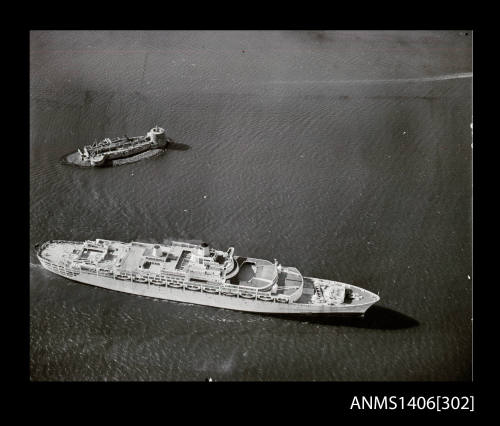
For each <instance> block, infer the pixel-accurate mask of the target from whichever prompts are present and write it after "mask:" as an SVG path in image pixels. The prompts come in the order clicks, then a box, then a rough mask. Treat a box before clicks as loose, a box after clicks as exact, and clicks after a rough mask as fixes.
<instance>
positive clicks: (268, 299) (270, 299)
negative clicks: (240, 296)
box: [257, 294, 273, 302]
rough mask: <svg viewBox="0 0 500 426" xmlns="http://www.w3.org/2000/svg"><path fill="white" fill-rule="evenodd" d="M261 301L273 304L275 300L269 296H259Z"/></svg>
mask: <svg viewBox="0 0 500 426" xmlns="http://www.w3.org/2000/svg"><path fill="white" fill-rule="evenodd" d="M257 298H258V299H259V300H263V301H264V302H271V301H272V300H273V298H272V297H271V296H268V295H267V294H259V295H258V296H257Z"/></svg>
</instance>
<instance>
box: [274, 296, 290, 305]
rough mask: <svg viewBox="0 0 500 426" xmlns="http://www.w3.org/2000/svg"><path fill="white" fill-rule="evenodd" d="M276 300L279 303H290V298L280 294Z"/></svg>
mask: <svg viewBox="0 0 500 426" xmlns="http://www.w3.org/2000/svg"><path fill="white" fill-rule="evenodd" d="M276 302H279V303H288V299H287V298H286V297H280V296H278V297H277V298H276Z"/></svg>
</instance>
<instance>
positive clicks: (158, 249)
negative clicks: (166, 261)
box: [153, 244, 163, 257]
mask: <svg viewBox="0 0 500 426" xmlns="http://www.w3.org/2000/svg"><path fill="white" fill-rule="evenodd" d="M153 254H154V255H155V256H156V257H161V255H162V254H163V253H162V251H161V247H160V245H159V244H155V246H154V250H153Z"/></svg>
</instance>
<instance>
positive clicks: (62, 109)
mask: <svg viewBox="0 0 500 426" xmlns="http://www.w3.org/2000/svg"><path fill="white" fill-rule="evenodd" d="M471 50H472V43H471V39H470V35H465V33H463V32H462V33H461V32H458V31H456V32H439V31H436V32H279V31H277V32H182V31H180V32H101V31H99V32H92V31H90V32H86V31H85V32H83V31H82V32H78V31H77V32H66V31H63V32H39V31H35V32H32V33H31V60H30V62H31V140H30V197H31V203H30V242H31V243H32V244H34V243H36V242H39V241H45V240H48V239H67V240H85V239H95V238H105V239H116V240H120V241H126V242H127V241H131V240H139V241H147V242H162V241H164V240H166V239H167V238H176V239H184V240H197V241H200V240H203V241H207V242H209V243H211V244H212V245H214V246H215V247H217V248H220V249H226V248H227V247H228V246H229V245H234V246H235V249H236V254H239V255H243V256H245V255H249V256H252V257H260V258H265V259H270V260H272V259H273V258H277V259H278V260H279V262H280V263H281V264H283V265H285V266H295V267H297V268H298V269H299V270H301V271H302V273H303V274H304V275H306V276H316V277H320V278H327V279H335V280H339V281H344V282H351V283H354V284H357V285H360V286H362V287H365V288H367V289H369V290H371V291H374V292H379V294H380V296H381V301H380V302H379V304H378V306H376V307H374V308H372V309H371V310H370V311H369V312H368V314H367V316H366V318H365V321H364V322H359V321H353V320H346V321H339V320H326V321H323V320H312V319H311V320H296V319H282V318H275V317H266V316H259V315H253V314H248V313H240V312H233V311H225V310H222V309H214V308H209V307H203V306H190V305H184V304H178V303H174V302H165V301H156V300H153V299H146V298H140V297H135V296H130V295H127V294H121V293H115V292H110V291H106V290H102V289H98V288H92V287H89V286H85V285H82V284H78V283H75V282H72V281H69V280H67V279H64V278H62V277H58V276H56V275H54V274H52V273H50V272H49V271H46V270H44V269H43V268H42V267H41V266H40V265H39V264H38V261H37V259H36V256H35V254H34V252H30V262H31V264H30V373H31V378H32V380H188V381H190V380H204V379H205V378H207V377H209V376H210V377H212V378H214V379H215V380H335V381H365V380H377V381H383V380H396V381H406V380H467V381H468V380H470V379H471V374H472V362H471V361H472V353H471V352H472V344H471V338H472V322H471V317H472V304H471V297H472V281H471V280H470V279H469V277H468V276H471V275H472V272H471V268H472V265H471V196H472V190H471V158H472V149H471V142H472V140H471V127H470V124H471V122H472V118H471V109H472V102H471V85H472V79H471V76H470V73H471V66H472V65H471V55H472V51H471ZM154 124H159V125H161V126H163V127H165V128H166V130H167V134H168V136H169V137H171V138H172V139H173V140H174V141H175V142H176V143H177V144H179V145H178V146H181V147H184V148H183V149H174V150H169V151H168V152H167V153H166V154H164V155H161V156H159V157H157V158H152V159H149V160H145V161H142V162H138V163H134V164H129V165H125V166H121V167H117V168H106V169H79V168H74V167H68V166H64V165H61V164H59V159H60V158H61V156H63V155H64V154H66V153H68V152H71V151H74V150H75V149H76V148H77V147H79V146H82V145H83V144H87V143H89V142H92V141H93V140H94V139H99V140H100V139H102V138H104V137H114V136H119V135H123V134H127V135H130V136H136V135H142V134H145V133H146V131H147V130H149V129H150V128H151V127H152V126H153V125H154Z"/></svg>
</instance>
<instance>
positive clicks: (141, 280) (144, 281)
mask: <svg viewBox="0 0 500 426" xmlns="http://www.w3.org/2000/svg"><path fill="white" fill-rule="evenodd" d="M134 281H135V282H136V283H142V284H145V283H147V282H148V280H147V279H146V278H144V277H134Z"/></svg>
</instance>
